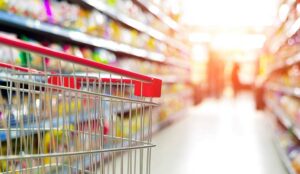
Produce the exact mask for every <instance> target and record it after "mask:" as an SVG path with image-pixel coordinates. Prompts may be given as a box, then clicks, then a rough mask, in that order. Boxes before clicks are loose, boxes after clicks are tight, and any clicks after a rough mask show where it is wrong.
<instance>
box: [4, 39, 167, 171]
mask: <svg viewBox="0 0 300 174" xmlns="http://www.w3.org/2000/svg"><path fill="white" fill-rule="evenodd" d="M0 45H1V47H6V48H7V50H9V51H7V53H6V54H8V55H6V57H11V59H6V61H5V62H3V61H2V62H0V90H1V92H0V171H1V172H3V173H30V174H32V173H43V174H44V173H101V174H110V173H112V174H117V173H120V174H123V173H124V174H125V173H128V174H131V173H132V174H133V173H134V174H136V173H140V174H142V173H145V174H149V173H150V159H151V147H153V146H154V145H153V144H151V132H152V130H151V126H152V119H151V115H152V110H153V108H154V107H155V106H157V104H156V103H154V102H153V100H152V98H153V97H160V93H161V83H162V82H161V80H159V79H155V78H152V77H148V76H144V75H141V74H138V73H134V72H130V71H126V70H122V69H119V68H115V67H112V66H108V65H104V64H100V63H97V62H94V61H91V60H89V59H85V58H79V57H75V56H72V55H68V54H65V53H62V52H57V51H54V50H51V49H48V48H45V47H41V46H38V45H34V44H30V43H26V42H23V41H20V40H17V39H13V38H9V37H7V36H4V35H0ZM0 55H1V54H0ZM0 60H1V57H0Z"/></svg>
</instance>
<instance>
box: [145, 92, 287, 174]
mask: <svg viewBox="0 0 300 174" xmlns="http://www.w3.org/2000/svg"><path fill="white" fill-rule="evenodd" d="M183 117H184V118H183V119H181V120H180V121H178V122H176V123H174V124H172V125H171V126H169V127H167V128H165V129H164V130H163V131H161V132H159V133H157V134H156V135H155V136H154V137H153V142H154V144H156V145H157V147H155V148H154V150H153V154H152V164H151V165H152V171H151V173H154V174H221V173H225V174H241V173H243V174H286V170H285V168H284V166H283V165H282V163H281V161H280V159H279V156H278V154H277V151H276V149H275V147H274V145H273V141H272V130H271V128H270V124H269V123H268V119H267V118H266V116H265V114H263V113H261V112H257V111H256V110H255V108H254V103H253V100H252V98H251V95H250V94H242V95H239V96H238V97H237V98H236V99H232V98H229V97H227V98H223V99H221V100H213V99H208V100H206V101H204V102H202V103H201V104H200V105H199V106H197V107H194V108H192V109H190V111H188V112H187V113H186V115H183Z"/></svg>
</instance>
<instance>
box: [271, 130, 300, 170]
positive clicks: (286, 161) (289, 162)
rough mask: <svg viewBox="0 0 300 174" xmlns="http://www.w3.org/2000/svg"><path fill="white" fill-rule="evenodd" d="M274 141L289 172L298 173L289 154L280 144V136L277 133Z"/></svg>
mask: <svg viewBox="0 0 300 174" xmlns="http://www.w3.org/2000/svg"><path fill="white" fill-rule="evenodd" d="M273 141H274V146H275V148H276V150H277V152H278V154H279V156H280V159H281V161H282V163H283V164H284V166H285V167H286V169H287V171H288V173H289V174H297V173H296V171H295V170H294V169H293V167H292V164H291V160H290V159H289V157H288V156H287V154H286V152H285V151H284V149H283V148H282V147H281V146H280V144H279V140H278V137H277V136H276V135H274V138H273Z"/></svg>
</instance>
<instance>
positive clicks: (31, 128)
mask: <svg viewBox="0 0 300 174" xmlns="http://www.w3.org/2000/svg"><path fill="white" fill-rule="evenodd" d="M77 117H78V119H79V120H78V121H79V122H84V121H88V120H93V119H97V117H96V115H95V116H94V117H91V116H90V117H88V116H86V115H85V116H77ZM75 122H76V116H75V115H71V116H68V117H56V118H53V119H52V123H51V121H50V120H48V119H45V120H42V121H40V122H39V123H38V124H37V123H36V122H35V120H32V122H31V123H29V124H25V125H24V128H23V129H24V132H22V134H24V135H30V134H34V133H36V132H37V129H38V128H43V129H46V128H50V126H51V127H52V128H57V127H61V126H63V125H66V124H67V125H69V124H74V123H75ZM15 125H17V123H15ZM10 128H11V130H10V138H11V139H14V138H18V137H20V136H21V134H20V131H19V130H18V131H14V130H13V129H16V127H10ZM1 129H2V130H0V141H4V140H6V139H7V134H6V132H5V130H3V128H1ZM6 129H8V128H6Z"/></svg>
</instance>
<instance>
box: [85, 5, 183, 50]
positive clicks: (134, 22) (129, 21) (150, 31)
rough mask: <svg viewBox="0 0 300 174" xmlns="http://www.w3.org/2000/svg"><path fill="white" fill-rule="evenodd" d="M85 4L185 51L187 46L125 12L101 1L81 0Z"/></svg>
mask: <svg viewBox="0 0 300 174" xmlns="http://www.w3.org/2000/svg"><path fill="white" fill-rule="evenodd" d="M81 1H82V2H84V3H85V4H87V5H89V6H91V7H93V8H95V9H97V10H98V11H100V12H102V13H104V14H106V15H108V16H109V17H111V18H113V19H114V20H117V21H119V22H121V23H123V24H125V25H127V26H129V27H131V28H134V29H136V30H137V31H140V32H143V33H145V34H147V35H149V36H151V37H153V38H155V39H157V40H159V41H162V42H165V43H166V44H168V45H170V46H172V47H174V48H177V49H179V50H183V51H186V50H187V47H186V46H185V45H183V44H181V43H180V42H178V41H177V40H174V39H172V38H170V37H168V36H167V35H166V34H164V33H162V32H160V31H157V30H156V29H154V28H152V27H149V26H147V25H146V24H143V23H142V22H139V21H137V20H135V19H132V18H131V17H128V16H127V15H125V14H122V13H120V12H119V11H118V10H117V9H115V8H112V7H110V6H108V5H106V4H104V3H103V2H101V1H98V0H81Z"/></svg>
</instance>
